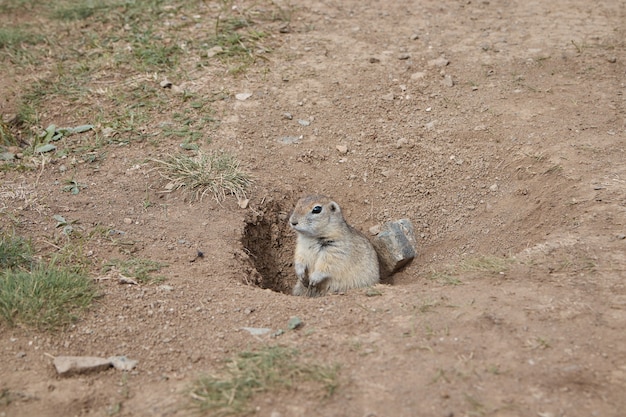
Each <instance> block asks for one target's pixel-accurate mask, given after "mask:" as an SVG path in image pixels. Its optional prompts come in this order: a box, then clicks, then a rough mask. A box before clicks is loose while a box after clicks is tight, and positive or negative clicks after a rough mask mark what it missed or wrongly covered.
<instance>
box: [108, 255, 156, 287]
mask: <svg viewBox="0 0 626 417" xmlns="http://www.w3.org/2000/svg"><path fill="white" fill-rule="evenodd" d="M165 266H167V265H166V264H164V263H161V262H156V261H152V260H150V259H141V258H130V259H127V260H121V259H113V260H111V261H109V262H107V263H106V264H105V265H104V267H103V268H102V272H103V273H107V272H109V271H110V270H111V269H113V268H115V269H117V270H118V271H119V273H120V274H122V275H124V276H125V277H127V278H132V279H134V280H135V281H137V282H139V283H142V284H147V283H151V282H162V281H163V280H164V278H163V277H162V276H158V275H157V276H155V275H154V274H153V273H154V272H158V271H160V270H161V268H163V267H165Z"/></svg>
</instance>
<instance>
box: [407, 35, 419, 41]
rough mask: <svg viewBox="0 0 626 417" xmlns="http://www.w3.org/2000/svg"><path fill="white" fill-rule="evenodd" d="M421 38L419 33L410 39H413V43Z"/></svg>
mask: <svg viewBox="0 0 626 417" xmlns="http://www.w3.org/2000/svg"><path fill="white" fill-rule="evenodd" d="M419 38H420V35H418V34H417V33H414V34H412V35H411V37H410V38H409V39H411V40H412V41H416V40H418V39H419Z"/></svg>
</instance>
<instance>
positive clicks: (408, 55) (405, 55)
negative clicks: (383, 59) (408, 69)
mask: <svg viewBox="0 0 626 417" xmlns="http://www.w3.org/2000/svg"><path fill="white" fill-rule="evenodd" d="M409 58H411V55H410V54H407V53H406V52H405V53H402V54H400V55H398V59H399V60H401V61H404V60H406V59H409Z"/></svg>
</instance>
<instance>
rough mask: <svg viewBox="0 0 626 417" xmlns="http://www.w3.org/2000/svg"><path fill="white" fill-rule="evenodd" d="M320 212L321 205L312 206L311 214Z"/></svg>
mask: <svg viewBox="0 0 626 417" xmlns="http://www.w3.org/2000/svg"><path fill="white" fill-rule="evenodd" d="M321 212H322V206H315V207H313V210H311V213H313V214H319V213H321Z"/></svg>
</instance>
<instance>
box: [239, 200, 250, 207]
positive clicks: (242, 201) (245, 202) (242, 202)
mask: <svg viewBox="0 0 626 417" xmlns="http://www.w3.org/2000/svg"><path fill="white" fill-rule="evenodd" d="M237 204H238V205H239V207H240V208H242V209H245V208H248V204H250V199H249V198H240V199H238V200H237Z"/></svg>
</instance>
